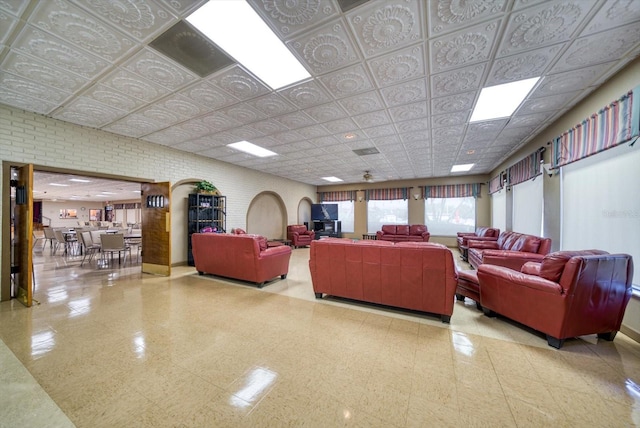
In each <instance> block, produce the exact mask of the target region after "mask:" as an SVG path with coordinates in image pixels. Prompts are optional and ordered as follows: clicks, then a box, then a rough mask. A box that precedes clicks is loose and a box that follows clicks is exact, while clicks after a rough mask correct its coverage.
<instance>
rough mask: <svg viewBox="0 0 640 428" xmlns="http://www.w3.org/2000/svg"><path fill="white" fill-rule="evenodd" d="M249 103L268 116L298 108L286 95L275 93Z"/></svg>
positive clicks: (278, 114)
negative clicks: (285, 97)
mask: <svg viewBox="0 0 640 428" xmlns="http://www.w3.org/2000/svg"><path fill="white" fill-rule="evenodd" d="M249 104H250V105H251V106H253V107H255V108H256V109H258V110H259V111H261V112H262V113H264V114H265V115H266V116H267V117H273V116H280V115H283V114H287V113H291V112H294V111H295V110H296V108H295V107H294V106H293V105H292V104H291V103H290V102H289V101H287V100H286V99H284V97H282V96H281V95H278V94H273V93H272V94H268V95H263V96H261V97H259V98H256V99H255V100H251V101H249Z"/></svg>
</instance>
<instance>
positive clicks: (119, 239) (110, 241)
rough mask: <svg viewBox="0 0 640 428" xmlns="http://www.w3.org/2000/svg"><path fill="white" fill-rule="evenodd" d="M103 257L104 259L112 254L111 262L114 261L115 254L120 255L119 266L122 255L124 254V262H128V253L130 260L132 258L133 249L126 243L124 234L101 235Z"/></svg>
mask: <svg viewBox="0 0 640 428" xmlns="http://www.w3.org/2000/svg"><path fill="white" fill-rule="evenodd" d="M100 241H101V248H100V251H101V252H102V257H103V258H104V257H105V256H106V254H107V253H110V254H111V260H113V253H115V252H117V253H118V264H120V253H121V252H124V262H125V263H126V261H127V251H128V252H129V258H131V247H130V246H128V245H126V244H125V242H124V235H123V234H122V233H114V234H111V233H104V234H102V235H100Z"/></svg>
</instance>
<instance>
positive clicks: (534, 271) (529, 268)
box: [520, 262, 540, 276]
mask: <svg viewBox="0 0 640 428" xmlns="http://www.w3.org/2000/svg"><path fill="white" fill-rule="evenodd" d="M520 272H522V273H526V274H527V275H536V276H540V263H538V262H526V263H525V264H523V265H522V268H521V269H520Z"/></svg>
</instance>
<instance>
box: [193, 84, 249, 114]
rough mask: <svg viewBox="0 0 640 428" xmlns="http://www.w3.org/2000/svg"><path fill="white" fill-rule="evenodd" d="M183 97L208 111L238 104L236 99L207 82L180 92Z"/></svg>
mask: <svg viewBox="0 0 640 428" xmlns="http://www.w3.org/2000/svg"><path fill="white" fill-rule="evenodd" d="M181 93H182V94H183V95H184V96H185V97H187V98H189V99H191V100H193V101H195V102H197V103H200V105H202V106H204V107H207V108H208V109H210V110H216V109H219V108H222V107H226V106H228V105H231V104H235V103H237V102H238V100H237V99H235V98H233V97H232V96H231V95H229V94H227V93H226V92H225V91H223V90H222V89H220V88H217V87H215V86H213V85H211V84H209V83H207V82H200V83H198V84H196V85H195V86H192V87H190V88H188V89H184V90H183V91H182V92H181Z"/></svg>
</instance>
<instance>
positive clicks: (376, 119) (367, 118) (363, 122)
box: [353, 111, 391, 128]
mask: <svg viewBox="0 0 640 428" xmlns="http://www.w3.org/2000/svg"><path fill="white" fill-rule="evenodd" d="M353 120H354V121H355V122H356V123H357V124H358V125H359V126H360V127H361V128H370V127H372V126H376V125H387V124H389V123H391V119H390V118H389V115H388V114H387V112H385V111H375V112H372V113H365V114H362V115H360V116H355V117H353Z"/></svg>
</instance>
